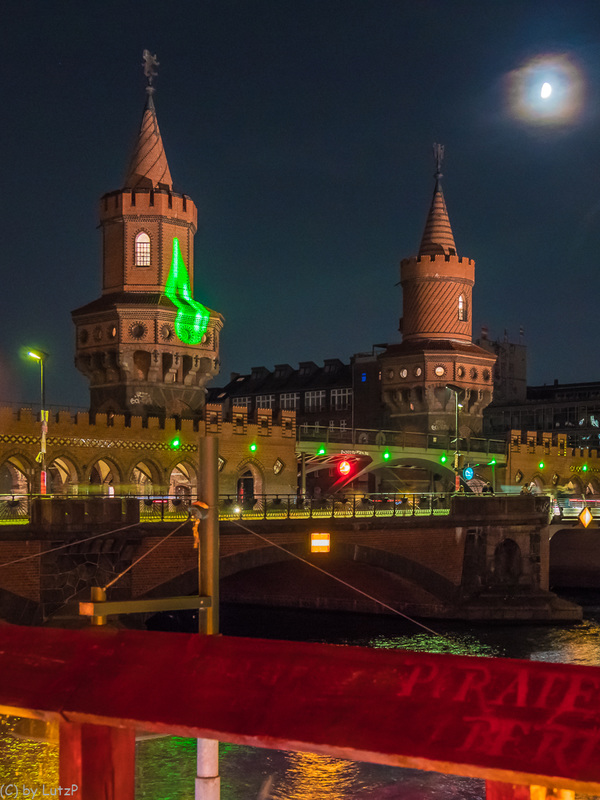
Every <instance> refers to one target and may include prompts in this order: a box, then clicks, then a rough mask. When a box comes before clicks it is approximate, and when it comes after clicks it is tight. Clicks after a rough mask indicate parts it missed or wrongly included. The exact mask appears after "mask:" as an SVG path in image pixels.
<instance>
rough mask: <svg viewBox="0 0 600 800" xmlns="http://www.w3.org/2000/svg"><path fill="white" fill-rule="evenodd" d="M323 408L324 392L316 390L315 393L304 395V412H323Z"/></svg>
mask: <svg viewBox="0 0 600 800" xmlns="http://www.w3.org/2000/svg"><path fill="white" fill-rule="evenodd" d="M324 408H325V390H324V389H318V390H317V391H315V392H306V393H305V394H304V410H305V411H323V410H324Z"/></svg>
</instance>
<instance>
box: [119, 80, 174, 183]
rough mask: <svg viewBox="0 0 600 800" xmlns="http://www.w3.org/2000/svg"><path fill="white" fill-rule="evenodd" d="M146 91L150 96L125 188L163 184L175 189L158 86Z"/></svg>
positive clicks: (149, 87)
mask: <svg viewBox="0 0 600 800" xmlns="http://www.w3.org/2000/svg"><path fill="white" fill-rule="evenodd" d="M146 92H147V95H148V96H147V99H146V105H145V106H144V114H143V116H142V124H141V126H140V132H139V134H138V137H137V140H136V143H135V146H134V148H133V153H132V155H131V160H130V162H129V169H128V170H127V177H126V178H125V183H124V185H123V188H125V189H138V188H145V189H157V188H159V187H162V188H166V189H172V188H173V179H172V178H171V172H170V170H169V164H168V163H167V156H166V154H165V148H164V146H163V141H162V137H161V135H160V129H159V127H158V120H157V118H156V109H155V107H154V98H153V95H154V87H153V86H146Z"/></svg>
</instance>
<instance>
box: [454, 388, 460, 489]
mask: <svg viewBox="0 0 600 800" xmlns="http://www.w3.org/2000/svg"><path fill="white" fill-rule="evenodd" d="M454 409H455V418H454V432H455V439H454V472H455V478H454V488H455V490H456V491H457V492H458V491H459V489H460V475H459V471H458V462H459V459H460V449H459V447H460V446H459V443H458V392H457V391H455V392H454Z"/></svg>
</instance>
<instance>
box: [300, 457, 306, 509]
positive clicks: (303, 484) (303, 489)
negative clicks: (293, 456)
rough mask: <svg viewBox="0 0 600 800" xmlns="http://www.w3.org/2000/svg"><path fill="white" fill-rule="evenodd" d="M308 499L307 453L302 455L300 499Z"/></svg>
mask: <svg viewBox="0 0 600 800" xmlns="http://www.w3.org/2000/svg"><path fill="white" fill-rule="evenodd" d="M305 497H306V453H300V499H301V500H304V498H305Z"/></svg>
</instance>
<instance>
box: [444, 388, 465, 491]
mask: <svg viewBox="0 0 600 800" xmlns="http://www.w3.org/2000/svg"><path fill="white" fill-rule="evenodd" d="M446 389H450V391H451V392H454V434H455V438H454V489H455V491H457V492H458V490H459V489H460V471H459V461H460V441H459V438H458V409H459V408H462V405H460V404H459V402H458V395H459V393H461V394H462V391H463V390H462V389H461V388H460V386H456V385H455V384H453V383H447V384H446Z"/></svg>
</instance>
